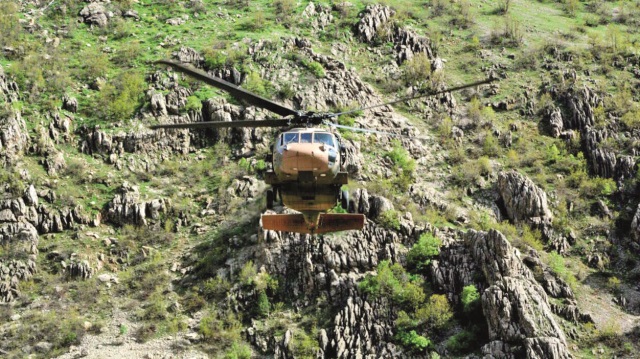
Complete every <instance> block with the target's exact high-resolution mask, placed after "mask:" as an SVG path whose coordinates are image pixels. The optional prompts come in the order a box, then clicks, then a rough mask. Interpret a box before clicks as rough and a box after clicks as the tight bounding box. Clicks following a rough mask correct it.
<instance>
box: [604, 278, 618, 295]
mask: <svg viewBox="0 0 640 359" xmlns="http://www.w3.org/2000/svg"><path fill="white" fill-rule="evenodd" d="M607 285H608V286H609V289H611V291H612V292H614V293H618V292H619V291H620V279H618V277H615V276H612V277H609V279H608V280H607Z"/></svg>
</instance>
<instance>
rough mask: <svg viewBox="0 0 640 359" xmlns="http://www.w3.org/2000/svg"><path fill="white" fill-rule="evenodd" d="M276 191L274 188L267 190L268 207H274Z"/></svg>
mask: <svg viewBox="0 0 640 359" xmlns="http://www.w3.org/2000/svg"><path fill="white" fill-rule="evenodd" d="M275 197H276V196H275V193H274V192H273V190H272V189H268V190H267V209H273V201H274V199H275Z"/></svg>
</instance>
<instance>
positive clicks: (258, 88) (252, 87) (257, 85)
mask: <svg viewBox="0 0 640 359" xmlns="http://www.w3.org/2000/svg"><path fill="white" fill-rule="evenodd" d="M244 88H245V89H247V90H248V91H251V92H253V93H256V94H258V95H260V96H263V97H270V93H271V91H272V90H273V85H272V84H271V83H270V82H269V81H266V80H263V79H262V78H261V77H260V74H259V73H257V72H255V71H251V72H249V74H248V75H247V77H246V79H245V83H244Z"/></svg>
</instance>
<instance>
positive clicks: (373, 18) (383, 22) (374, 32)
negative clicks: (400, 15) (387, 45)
mask: <svg viewBox="0 0 640 359" xmlns="http://www.w3.org/2000/svg"><path fill="white" fill-rule="evenodd" d="M395 13H396V12H395V11H394V10H393V9H391V8H390V7H388V6H384V5H367V7H366V8H365V9H364V11H362V13H361V14H360V20H359V21H358V23H357V24H356V26H355V34H356V36H358V37H359V38H360V40H361V41H363V42H368V43H370V42H373V40H374V39H375V38H376V36H378V31H380V30H381V29H383V28H385V27H388V26H389V25H388V24H389V22H390V21H391V17H392V16H393V15H395Z"/></svg>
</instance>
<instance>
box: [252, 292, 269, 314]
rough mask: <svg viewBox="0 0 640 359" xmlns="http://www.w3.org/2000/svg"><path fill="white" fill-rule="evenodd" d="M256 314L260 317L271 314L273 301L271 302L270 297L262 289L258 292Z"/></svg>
mask: <svg viewBox="0 0 640 359" xmlns="http://www.w3.org/2000/svg"><path fill="white" fill-rule="evenodd" d="M255 308H256V314H257V315H258V316H260V317H266V316H268V315H269V312H270V311H271V303H270V302H269V297H268V296H267V293H266V292H265V291H264V290H261V291H260V292H259V293H258V298H257V303H256V307H255Z"/></svg>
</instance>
